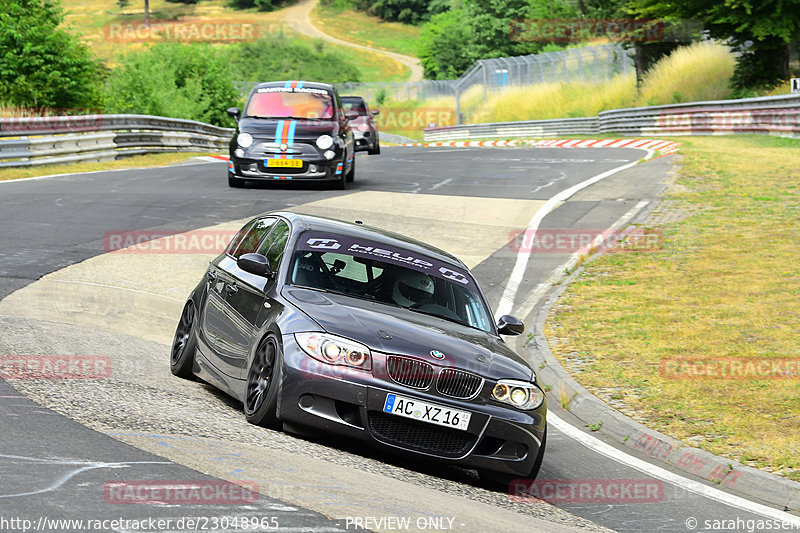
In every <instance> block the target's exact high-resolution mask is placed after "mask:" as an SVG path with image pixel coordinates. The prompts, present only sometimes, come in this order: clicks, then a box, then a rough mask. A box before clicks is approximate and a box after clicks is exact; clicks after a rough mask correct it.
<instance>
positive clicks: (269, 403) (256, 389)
mask: <svg viewBox="0 0 800 533" xmlns="http://www.w3.org/2000/svg"><path fill="white" fill-rule="evenodd" d="M282 377H283V354H282V353H281V349H280V345H279V344H278V341H277V340H276V339H275V337H274V336H272V335H268V336H266V337H265V338H264V339H263V340H262V341H261V344H259V345H258V349H257V350H256V355H255V357H253V362H252V363H250V368H249V369H248V370H247V383H246V385H245V392H244V415H245V418H247V421H248V422H250V423H251V424H255V425H257V426H263V427H268V428H273V429H280V427H281V423H280V419H279V418H278V390H279V389H280V381H281V378H282Z"/></svg>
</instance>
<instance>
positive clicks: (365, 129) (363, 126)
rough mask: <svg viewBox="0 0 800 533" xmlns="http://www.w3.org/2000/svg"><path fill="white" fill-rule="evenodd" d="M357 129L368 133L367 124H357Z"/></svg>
mask: <svg viewBox="0 0 800 533" xmlns="http://www.w3.org/2000/svg"><path fill="white" fill-rule="evenodd" d="M358 129H359V130H360V131H369V124H359V125H358Z"/></svg>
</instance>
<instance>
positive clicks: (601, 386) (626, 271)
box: [547, 136, 800, 480]
mask: <svg viewBox="0 0 800 533" xmlns="http://www.w3.org/2000/svg"><path fill="white" fill-rule="evenodd" d="M682 143H683V148H682V153H683V154H684V156H683V157H684V159H683V163H682V168H681V169H680V176H681V177H680V179H679V182H678V183H679V185H680V186H682V189H681V190H682V192H675V193H673V194H671V195H670V199H671V200H674V201H677V202H678V203H679V205H680V206H683V207H684V208H688V209H690V210H693V211H694V212H696V214H694V215H692V216H690V217H689V218H687V219H686V220H684V221H683V222H680V223H675V224H672V225H669V226H665V227H663V228H662V229H663V231H664V235H665V241H664V248H663V250H660V251H658V252H654V253H623V254H612V255H606V256H603V257H601V258H599V259H598V260H596V261H594V262H591V263H589V264H588V266H587V267H586V270H585V271H584V274H583V275H582V276H581V278H580V280H579V281H578V282H577V283H574V284H573V285H571V286H570V287H569V288H568V289H567V291H566V292H565V293H564V295H563V297H562V298H561V300H560V304H562V306H561V307H560V308H557V309H556V310H555V311H554V312H553V313H552V314H551V317H550V321H549V323H548V328H547V334H548V335H550V336H553V335H557V336H558V337H559V339H560V342H559V343H557V344H554V345H553V348H554V352H556V354H557V357H559V359H561V360H562V361H564V357H565V356H566V357H569V358H570V359H571V360H574V359H580V360H581V361H582V362H584V363H585V365H586V366H585V367H583V371H582V372H580V373H577V374H575V376H576V378H577V379H578V380H579V381H580V382H581V383H583V384H584V385H586V386H587V387H588V388H589V389H590V390H593V391H595V392H597V393H599V394H601V395H602V396H604V397H611V398H614V399H617V400H621V401H623V402H624V403H625V404H626V405H627V406H628V407H629V408H630V409H632V410H634V411H635V412H637V413H638V414H639V415H640V417H641V419H642V420H643V421H644V423H645V424H646V425H649V426H651V427H654V428H656V429H658V430H661V431H663V432H665V433H667V434H669V435H671V436H673V437H676V438H678V439H691V440H690V441H689V442H691V443H692V444H693V445H696V446H699V447H701V448H704V449H707V450H709V451H711V452H713V453H717V454H721V455H724V456H727V457H730V458H733V459H736V460H739V461H742V462H744V463H748V464H752V465H756V466H759V467H762V468H767V469H771V470H774V471H779V472H780V473H781V474H783V475H785V476H787V477H789V478H792V479H795V480H800V441H798V439H797V435H799V434H800V395H798V389H799V388H800V375H798V374H797V373H795V375H794V377H791V376H784V377H781V376H775V377H774V378H770V379H757V378H753V377H739V378H737V379H675V377H674V376H670V375H669V374H667V373H665V372H664V370H663V369H662V366H661V365H665V364H667V363H669V362H677V361H682V360H684V359H685V360H688V361H692V362H694V363H698V362H700V361H704V360H708V359H712V360H721V359H724V358H740V359H742V360H743V361H745V362H754V363H760V362H762V361H766V362H769V363H772V362H774V361H777V360H780V359H786V358H789V359H792V360H794V361H795V364H797V363H800V262H798V261H797V254H798V253H799V252H800V239H799V238H798V236H797V221H798V220H800V185H798V183H800V141H797V140H788V139H779V138H774V137H757V136H752V137H751V136H748V137H736V138H734V137H726V138H720V137H705V138H704V137H692V138H690V139H683V140H682ZM565 339H566V340H565ZM795 372H797V371H796V370H795Z"/></svg>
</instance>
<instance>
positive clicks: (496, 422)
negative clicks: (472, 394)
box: [278, 335, 547, 477]
mask: <svg viewBox="0 0 800 533" xmlns="http://www.w3.org/2000/svg"><path fill="white" fill-rule="evenodd" d="M373 356H374V357H376V356H380V354H373ZM389 393H394V394H398V395H402V396H405V397H410V398H413V399H417V400H420V401H425V402H429V403H433V404H438V405H440V406H444V407H450V408H455V409H461V410H466V411H469V412H470V413H472V414H471V418H470V423H469V426H468V428H467V430H466V431H463V430H459V429H453V428H446V427H442V426H438V425H434V424H430V423H428V422H421V421H417V420H412V419H407V418H404V417H400V416H397V415H392V414H387V413H384V412H383V406H384V403H385V401H386V396H387V394H389ZM278 409H279V416H280V418H281V420H282V422H283V423H284V424H285V425H286V426H287V429H289V430H294V431H298V432H300V433H309V432H313V433H314V434H319V433H320V432H325V433H330V434H332V435H338V436H341V437H347V438H352V439H358V440H360V441H363V442H368V443H369V444H371V445H373V446H375V447H378V448H384V449H390V450H393V451H395V452H401V453H406V454H413V455H419V456H424V457H426V458H429V459H434V460H438V461H443V462H447V463H450V464H455V465H459V466H464V467H470V468H478V469H485V470H491V471H495V472H499V473H502V474H508V475H517V476H520V477H524V476H527V475H528V473H530V471H531V469H532V468H533V464H534V462H535V460H536V457H537V455H538V452H539V446H540V443H541V441H542V438H543V434H544V431H545V426H546V413H547V404H546V400H545V402H544V403H543V404H542V405H541V406H540V407H539V408H537V409H536V410H534V411H525V412H523V411H518V410H515V409H513V408H504V407H501V406H497V405H489V404H486V403H481V402H480V401H479V400H473V401H461V400H455V399H450V398H445V397H442V396H437V395H435V394H432V393H429V392H422V391H416V390H413V389H410V388H407V387H404V386H402V385H398V384H395V383H394V382H392V381H390V380H389V378H388V377H387V378H386V379H385V380H383V379H380V378H378V377H375V376H373V375H372V374H371V373H369V372H362V371H357V370H350V369H345V368H344V367H336V366H333V365H327V364H325V363H322V362H318V361H316V360H315V359H313V358H311V357H309V356H308V355H306V354H305V353H304V352H303V351H302V350H301V349H300V347H299V346H298V345H297V343H296V342H295V340H294V336H293V335H287V336H285V337H284V375H283V383H282V390H281V393H280V397H279V404H278Z"/></svg>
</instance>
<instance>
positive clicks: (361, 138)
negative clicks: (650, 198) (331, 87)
mask: <svg viewBox="0 0 800 533" xmlns="http://www.w3.org/2000/svg"><path fill="white" fill-rule="evenodd" d="M342 105H343V106H344V108H345V110H346V111H353V112H355V113H358V116H357V117H356V118H354V119H351V120H350V127H351V128H352V129H353V137H354V138H355V140H356V152H363V151H366V152H367V153H368V154H369V155H378V154H380V153H381V142H380V138H379V135H378V126H376V125H375V120H374V118H373V117H375V115H378V114H379V113H380V111H378V110H377V109H370V108H369V106H367V102H366V100H364V99H363V98H361V97H360V96H342Z"/></svg>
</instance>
